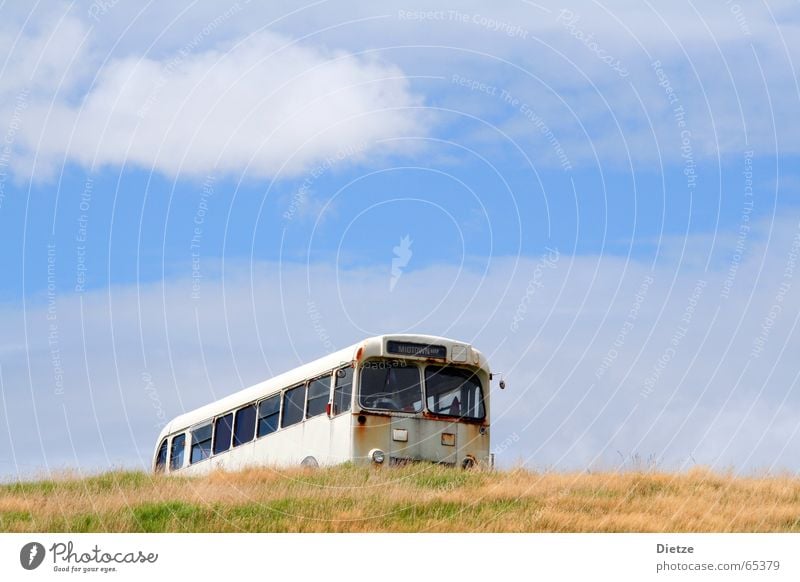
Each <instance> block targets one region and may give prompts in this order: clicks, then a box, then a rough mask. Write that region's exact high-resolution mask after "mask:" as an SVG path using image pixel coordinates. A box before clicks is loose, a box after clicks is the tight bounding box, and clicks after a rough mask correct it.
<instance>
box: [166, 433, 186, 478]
mask: <svg viewBox="0 0 800 582" xmlns="http://www.w3.org/2000/svg"><path fill="white" fill-rule="evenodd" d="M185 451H186V433H185V432H183V433H181V434H179V435H176V436H174V437H172V446H171V447H170V451H169V470H170V471H176V470H177V469H180V468H181V467H183V455H184V452H185Z"/></svg>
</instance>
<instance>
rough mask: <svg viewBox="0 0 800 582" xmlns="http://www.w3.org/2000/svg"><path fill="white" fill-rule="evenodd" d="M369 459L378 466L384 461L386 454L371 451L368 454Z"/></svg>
mask: <svg viewBox="0 0 800 582" xmlns="http://www.w3.org/2000/svg"><path fill="white" fill-rule="evenodd" d="M369 458H370V459H372V462H373V463H377V464H378V465H380V464H381V463H383V462H384V461H385V460H386V454H385V453H384V452H383V451H382V450H380V449H372V450H371V451H370V452H369Z"/></svg>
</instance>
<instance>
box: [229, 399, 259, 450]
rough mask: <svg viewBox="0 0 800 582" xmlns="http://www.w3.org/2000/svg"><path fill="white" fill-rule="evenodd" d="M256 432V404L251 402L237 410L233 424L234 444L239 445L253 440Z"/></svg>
mask: <svg viewBox="0 0 800 582" xmlns="http://www.w3.org/2000/svg"><path fill="white" fill-rule="evenodd" d="M255 433H256V405H255V404H249V405H247V406H245V407H243V408H240V409H239V410H237V411H236V422H235V423H234V424H233V446H234V447H238V446H239V445H243V444H244V443H249V442H250V441H252V440H253V437H254V436H255Z"/></svg>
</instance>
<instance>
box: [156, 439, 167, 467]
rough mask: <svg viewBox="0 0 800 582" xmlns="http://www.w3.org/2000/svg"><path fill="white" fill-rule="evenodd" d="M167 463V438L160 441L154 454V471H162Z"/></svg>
mask: <svg viewBox="0 0 800 582" xmlns="http://www.w3.org/2000/svg"><path fill="white" fill-rule="evenodd" d="M166 465H167V439H164V440H163V441H161V446H160V447H158V455H156V473H163V472H164V469H165V467H166Z"/></svg>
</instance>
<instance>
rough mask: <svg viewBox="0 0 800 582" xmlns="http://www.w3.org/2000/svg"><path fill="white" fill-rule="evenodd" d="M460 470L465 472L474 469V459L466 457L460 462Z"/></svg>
mask: <svg viewBox="0 0 800 582" xmlns="http://www.w3.org/2000/svg"><path fill="white" fill-rule="evenodd" d="M461 468H462V469H464V470H465V471H468V470H470V469H474V468H475V459H473V458H472V457H467V458H465V459H464V460H463V461H461Z"/></svg>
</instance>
